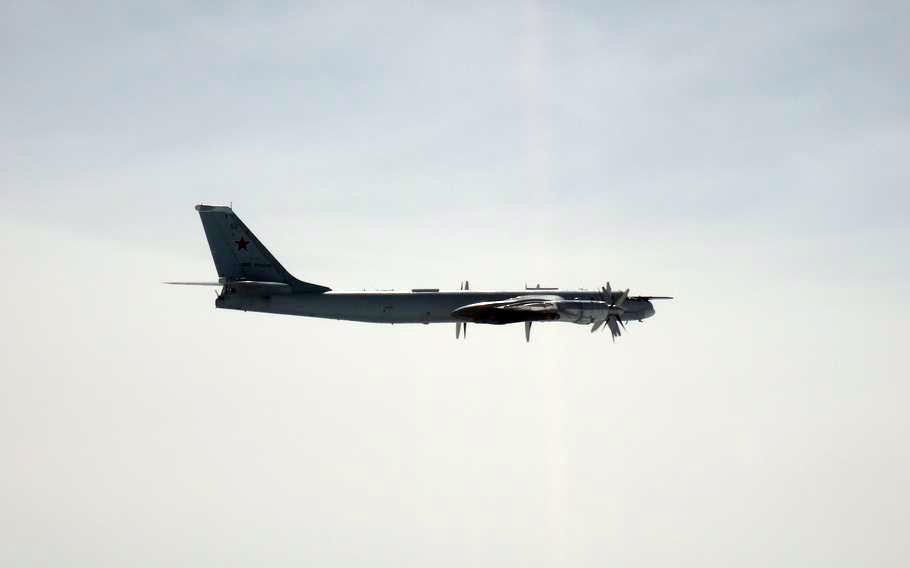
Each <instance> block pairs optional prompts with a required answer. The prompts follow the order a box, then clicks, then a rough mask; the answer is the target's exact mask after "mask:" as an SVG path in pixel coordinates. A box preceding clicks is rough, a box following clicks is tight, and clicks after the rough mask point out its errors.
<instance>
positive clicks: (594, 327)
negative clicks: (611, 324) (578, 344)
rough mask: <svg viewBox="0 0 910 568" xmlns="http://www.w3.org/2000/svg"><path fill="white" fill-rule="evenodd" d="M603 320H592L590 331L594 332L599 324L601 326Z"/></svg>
mask: <svg viewBox="0 0 910 568" xmlns="http://www.w3.org/2000/svg"><path fill="white" fill-rule="evenodd" d="M604 321H606V320H597V321H596V322H594V325H593V326H592V327H591V333H594V332H595V331H597V330H598V329H600V326H602V325H603V324H604Z"/></svg>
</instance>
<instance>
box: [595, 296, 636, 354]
mask: <svg viewBox="0 0 910 568" xmlns="http://www.w3.org/2000/svg"><path fill="white" fill-rule="evenodd" d="M628 298H629V290H628V288H627V289H626V290H624V291H622V292H621V293H620V294H619V297H618V298H617V299H616V301H615V302H614V301H613V288H611V287H610V283H609V282H607V285H606V286H602V287H601V288H600V299H601V301H602V302H605V303H606V304H607V317H606V318H604V319H599V320H597V321H595V322H594V325H592V326H591V333H594V332H595V331H597V330H598V329H601V328H603V329H607V328H609V329H610V335H611V336H612V337H613V341H614V342H615V341H616V338H617V337H619V336H621V335H622V330H624V329H626V324H624V323H623V321H622V314H623V313H624V310H623V307H622V305H623V304H625V303H626V300H627V299H628ZM604 324H606V325H604ZM620 326H622V327H621V328H620Z"/></svg>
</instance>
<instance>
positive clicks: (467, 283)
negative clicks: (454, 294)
mask: <svg viewBox="0 0 910 568" xmlns="http://www.w3.org/2000/svg"><path fill="white" fill-rule="evenodd" d="M464 289H465V290H470V289H471V283H470V282H468V281H467V280H465V281H464Z"/></svg>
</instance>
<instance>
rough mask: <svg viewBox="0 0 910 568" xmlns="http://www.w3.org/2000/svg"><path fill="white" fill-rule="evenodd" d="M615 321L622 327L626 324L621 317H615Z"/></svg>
mask: <svg viewBox="0 0 910 568" xmlns="http://www.w3.org/2000/svg"><path fill="white" fill-rule="evenodd" d="M616 321H618V322H619V325H621V326H622V328H623V329H626V324H625V323H624V322H623V321H622V319H620V318H616Z"/></svg>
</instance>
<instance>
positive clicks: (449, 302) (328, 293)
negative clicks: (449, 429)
mask: <svg viewBox="0 0 910 568" xmlns="http://www.w3.org/2000/svg"><path fill="white" fill-rule="evenodd" d="M196 211H198V212H199V216H200V218H201V219H202V227H203V229H204V230H205V236H206V238H207V240H208V243H209V248H210V249H211V252H212V258H213V259H214V261H215V269H216V271H217V272H218V281H217V282H168V284H183V285H199V286H218V287H220V288H221V291H220V292H219V293H218V295H217V298H216V300H215V307H217V308H225V309H234V310H243V311H255V312H265V313H274V314H291V315H299V316H308V317H317V318H329V319H338V320H350V321H362V322H372V323H393V324H394V323H423V324H430V323H445V322H450V323H451V322H454V323H455V337H456V338H461V337H464V338H467V332H468V323H477V324H489V325H504V324H510V323H519V322H523V323H524V328H525V339H526V340H527V341H530V339H531V325H532V324H533V323H534V322H535V321H541V322H545V321H562V322H569V323H575V324H580V325H590V326H591V332H592V333H593V332H595V331H597V330H602V329H609V330H610V335H611V336H612V337H613V340H614V341H616V338H617V337H619V336H621V335H622V330H624V329H625V328H626V325H625V322H627V321H633V320H637V321H641V320H644V319H646V318H649V317H651V316H653V315H654V306H653V304H652V303H651V301H652V300H660V299H670V298H669V297H667V296H630V295H629V290H624V291H621V292H616V291H614V290H613V289H612V288H611V286H610V283H609V282H608V283H607V285H606V286H603V287H601V288H600V290H594V291H592V290H582V289H580V290H558V289H555V288H541V287H540V285H538V286H537V287H536V288H528V287H527V286H525V288H524V290H498V291H480V290H471V288H470V284H469V283H468V282H467V281H465V282H463V283H462V284H461V286H459V289H458V290H450V291H441V290H439V289H438V288H413V289H411V290H400V291H374V292H367V291H362V292H360V291H351V292H346V291H335V290H332V289H330V288H328V287H326V286H320V285H318V284H311V283H309V282H303V281H301V280H298V279H296V278H294V277H293V276H291V274H290V273H289V272H288V271H287V270H285V269H284V267H283V266H281V264H280V263H279V262H278V261H277V260H276V259H275V257H274V256H272V254H271V253H270V252H269V251H268V249H266V248H265V246H264V245H263V244H262V242H261V241H260V240H259V239H258V238H256V236H255V235H254V234H253V233H252V231H250V230H249V229H248V228H247V227H246V225H244V224H243V222H242V221H241V220H240V218H239V217H237V215H236V214H234V212H233V210H232V209H231V208H230V207H219V206H212V205H197V206H196Z"/></svg>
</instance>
